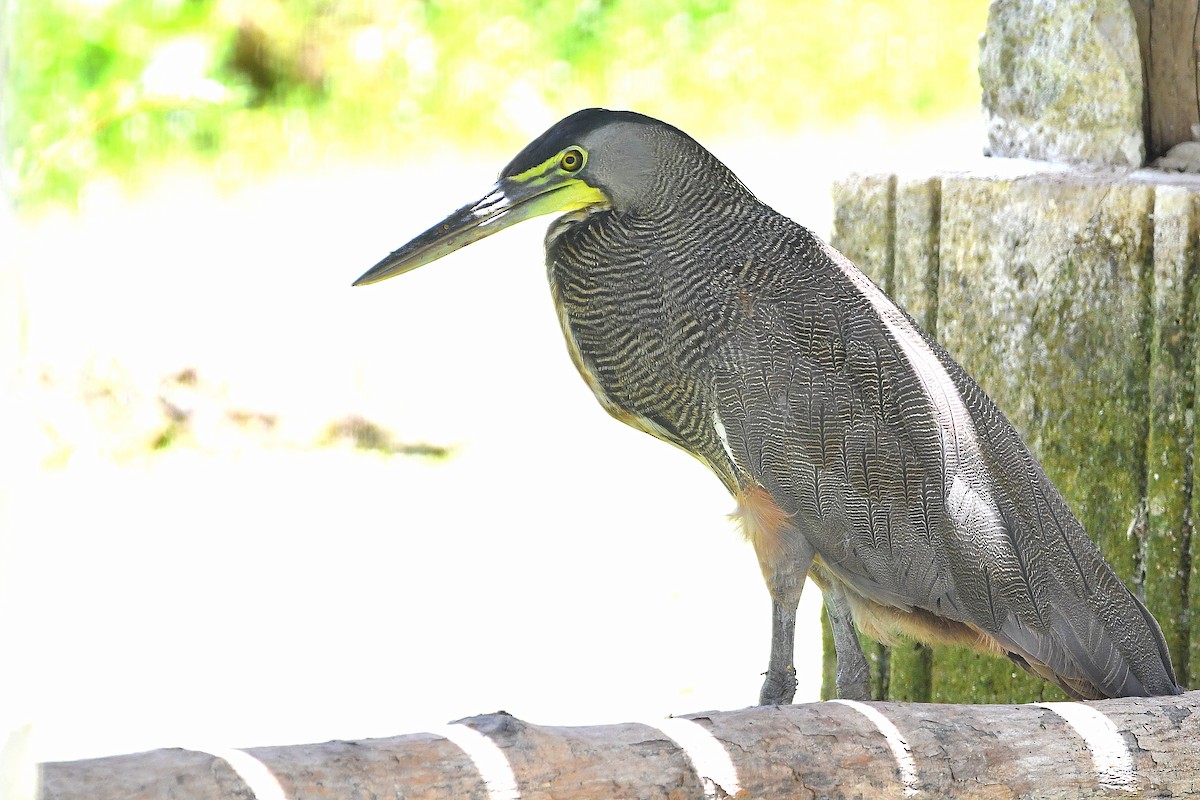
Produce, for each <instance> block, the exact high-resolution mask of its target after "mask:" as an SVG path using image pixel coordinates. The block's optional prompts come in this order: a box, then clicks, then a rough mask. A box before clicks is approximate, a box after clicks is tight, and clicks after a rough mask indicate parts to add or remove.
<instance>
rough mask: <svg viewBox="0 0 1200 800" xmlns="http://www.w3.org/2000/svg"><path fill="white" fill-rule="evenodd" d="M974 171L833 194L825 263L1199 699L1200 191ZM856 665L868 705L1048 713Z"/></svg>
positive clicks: (972, 689) (1016, 697) (1023, 171)
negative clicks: (969, 399)
mask: <svg viewBox="0 0 1200 800" xmlns="http://www.w3.org/2000/svg"><path fill="white" fill-rule="evenodd" d="M987 169H988V172H987V173H972V174H969V175H951V174H948V175H944V176H938V177H934V178H921V179H917V180H913V179H905V178H901V177H898V176H895V175H883V176H878V175H876V176H864V177H851V178H849V179H846V180H844V181H842V182H840V183H838V184H837V185H836V187H835V190H834V201H835V220H834V235H833V244H834V246H835V247H837V248H838V249H840V250H842V251H843V252H844V253H846V255H848V256H849V257H850V258H851V259H852V260H854V261H855V263H857V264H858V265H859V266H860V267H861V268H862V269H863V270H864V271H865V272H866V273H867V274H868V275H870V276H871V277H872V278H873V279H874V280H875V281H876V282H877V283H878V284H879V285H880V286H881V288H883V289H884V290H885V291H886V292H888V293H889V294H890V295H891V296H892V297H893V298H894V299H895V300H896V301H897V302H898V303H900V305H902V306H904V307H905V308H906V309H908V310H909V312H910V313H912V314H913V316H914V317H915V318H916V319H917V320H918V322H920V323H921V325H923V326H924V327H925V328H926V329H927V330H929V331H930V332H931V333H933V334H934V335H935V336H936V337H937V338H938V340H939V341H941V343H942V344H943V345H944V346H945V347H946V348H947V350H949V351H950V353H951V354H952V355H954V357H955V358H956V359H958V361H959V362H960V363H962V365H963V366H964V367H965V368H966V369H967V370H968V372H970V373H971V374H972V375H973V376H974V377H975V378H976V380H978V381H979V383H980V385H981V386H982V387H983V388H984V390H985V391H987V392H988V394H989V395H991V397H992V398H993V399H994V400H995V401H996V403H997V404H998V405H999V406H1000V408H1001V409H1002V410H1003V411H1004V412H1005V413H1006V414H1007V415H1008V417H1009V419H1010V420H1012V422H1013V424H1014V425H1015V426H1016V428H1017V430H1018V431H1020V432H1021V434H1022V436H1023V437H1024V439H1025V441H1026V442H1027V443H1028V444H1029V446H1030V448H1031V449H1032V450H1033V452H1034V453H1035V454H1036V455H1037V457H1038V458H1039V459H1040V460H1041V462H1042V465H1043V466H1044V467H1045V469H1046V472H1047V474H1048V475H1049V476H1050V478H1051V479H1052V480H1053V481H1054V482H1055V484H1056V485H1057V486H1058V488H1059V489H1060V490H1061V491H1062V493H1063V495H1064V496H1065V497H1066V498H1067V501H1068V502H1069V503H1070V504H1071V506H1072V508H1073V509H1074V510H1075V513H1076V514H1077V515H1078V516H1079V518H1080V520H1081V521H1082V522H1083V524H1084V526H1085V527H1086V529H1087V530H1088V532H1089V533H1090V535H1091V536H1092V537H1093V539H1094V540H1095V541H1096V543H1097V544H1098V545H1099V547H1100V549H1101V551H1102V552H1103V553H1104V555H1105V557H1106V558H1107V559H1108V560H1109V562H1110V563H1111V564H1112V565H1113V567H1114V568H1115V569H1116V570H1117V572H1118V574H1120V576H1121V577H1122V579H1124V580H1125V581H1126V583H1127V584H1128V585H1129V586H1130V587H1131V588H1133V590H1134V591H1135V592H1136V593H1137V594H1138V595H1139V596H1140V597H1143V598H1144V599H1145V601H1146V603H1147V605H1148V606H1149V607H1150V609H1151V610H1152V611H1153V612H1154V614H1155V615H1156V616H1157V618H1158V620H1159V622H1160V623H1161V624H1162V627H1163V632H1164V634H1165V635H1166V638H1167V642H1168V646H1169V647H1170V649H1171V655H1172V657H1173V660H1174V662H1175V667H1176V670H1177V672H1178V673H1179V678H1180V681H1181V682H1183V683H1185V684H1186V685H1193V686H1194V685H1197V684H1200V614H1195V615H1193V614H1192V613H1191V609H1193V608H1195V609H1197V610H1200V575H1198V574H1197V572H1200V557H1198V558H1196V559H1193V558H1192V551H1193V546H1192V534H1191V530H1192V520H1193V519H1194V518H1195V516H1196V511H1197V509H1196V508H1194V502H1193V492H1192V464H1193V453H1194V450H1195V439H1196V435H1197V431H1196V426H1195V422H1194V415H1193V407H1194V403H1195V399H1196V382H1195V364H1196V360H1197V358H1198V356H1200V353H1198V351H1197V343H1198V342H1200V339H1198V338H1197V328H1198V326H1200V308H1198V307H1197V298H1196V291H1195V287H1196V280H1197V277H1196V276H1197V270H1198V269H1200V266H1198V263H1197V262H1198V258H1200V244H1198V237H1197V228H1198V223H1197V220H1198V219H1200V181H1197V180H1195V179H1192V178H1188V177H1183V176H1178V175H1166V174H1163V173H1159V172H1154V171H1149V170H1142V171H1138V172H1133V173H1126V174H1117V173H1114V172H1111V171H1105V172H1081V171H1079V170H1078V169H1075V170H1067V169H1065V168H1061V167H1057V166H1055V165H1052V164H1046V163H1037V162H1023V161H1008V160H1003V159H995V160H991V161H990V162H989V164H988V167H987ZM1193 616H1195V617H1196V619H1192V617H1193ZM827 649H828V650H831V649H832V643H831V642H829V641H827ZM867 652H868V654H869V656H870V657H871V660H872V662H873V669H874V671H875V675H874V676H873V677H874V689H875V692H876V694H877V696H879V697H881V698H883V697H886V698H890V699H897V700H916V701H920V700H935V701H944V702H964V701H971V702H1025V701H1033V700H1043V699H1057V698H1061V696H1062V695H1061V693H1060V692H1059V691H1058V690H1057V689H1055V688H1054V687H1051V686H1050V685H1048V684H1046V683H1044V682H1042V681H1038V680H1035V679H1033V678H1030V677H1028V676H1026V675H1025V674H1024V673H1022V672H1021V671H1020V670H1019V669H1016V668H1015V667H1013V665H1012V664H1011V663H1010V662H1008V661H1007V660H1002V659H995V658H989V657H986V656H981V655H977V654H974V653H970V652H966V651H960V650H955V649H949V648H947V649H935V650H933V651H929V650H927V649H926V648H924V647H919V646H897V647H895V648H890V649H888V648H883V647H881V646H879V645H876V644H874V643H871V644H870V645H869V646H868V647H867ZM831 689H832V673H831V672H830V671H829V670H827V679H826V694H828V693H829V692H830V691H831Z"/></svg>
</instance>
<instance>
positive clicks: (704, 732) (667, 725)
mask: <svg viewBox="0 0 1200 800" xmlns="http://www.w3.org/2000/svg"><path fill="white" fill-rule="evenodd" d="M642 724H643V725H648V726H649V727H651V728H655V729H657V730H659V731H661V732H662V733H663V734H665V735H666V737H667V738H668V739H670V740H671V741H673V742H675V744H677V745H679V747H680V749H681V750H683V752H684V755H686V756H687V757H688V760H689V761H691V762H692V769H694V770H695V771H696V777H698V778H699V779H700V783H702V784H703V785H704V796H705V797H709V798H716V797H724V796H725V795H729V796H730V797H732V796H734V795H736V794H737V793H738V792H740V791H741V790H742V784H741V782H740V781H739V780H738V774H737V767H735V766H734V765H733V761H732V759H730V758H729V751H727V750H726V749H725V745H723V744H721V741H720V740H719V739H717V737H715V736H713V735H712V731H710V730H709V729H708V728H706V727H704V726H703V725H701V724H700V723H698V722H696V721H694V720H690V719H686V718H684V717H667V718H666V719H660V720H655V721H653V722H643V723H642ZM718 787H720V789H721V791H722V792H723V793H724V794H722V795H718V794H717V788H718Z"/></svg>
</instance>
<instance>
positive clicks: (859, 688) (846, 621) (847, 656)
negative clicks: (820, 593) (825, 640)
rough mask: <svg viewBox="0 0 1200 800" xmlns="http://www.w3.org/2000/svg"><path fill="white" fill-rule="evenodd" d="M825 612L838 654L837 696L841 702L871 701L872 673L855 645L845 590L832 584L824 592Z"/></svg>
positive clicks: (848, 602)
mask: <svg viewBox="0 0 1200 800" xmlns="http://www.w3.org/2000/svg"><path fill="white" fill-rule="evenodd" d="M825 599H826V601H827V602H826V603H825V612H826V613H827V614H828V615H829V626H830V627H831V628H833V646H834V649H835V650H836V651H837V693H838V697H840V698H842V699H844V700H870V699H871V672H870V670H869V669H868V668H867V658H866V656H864V655H863V651H862V646H861V645H860V644H859V643H858V634H857V633H856V632H855V630H854V616H853V614H852V613H851V611H850V601H849V599H848V598H847V597H846V590H845V589H843V588H842V587H841V586H840V585H838V584H837V583H836V582H831V583H830V586H829V589H828V591H827V592H826V593H825Z"/></svg>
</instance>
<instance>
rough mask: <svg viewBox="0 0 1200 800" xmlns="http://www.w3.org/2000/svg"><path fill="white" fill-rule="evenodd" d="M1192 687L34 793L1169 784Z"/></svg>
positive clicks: (625, 727)
mask: <svg viewBox="0 0 1200 800" xmlns="http://www.w3.org/2000/svg"><path fill="white" fill-rule="evenodd" d="M1197 710H1200V692H1190V693H1188V694H1184V695H1180V696H1177V697H1155V698H1122V699H1116V700H1104V701H1100V702H1094V703H1045V704H1031V705H935V704H923V703H912V704H908V703H855V702H846V701H832V702H828V703H807V704H801V705H792V706H781V707H766V708H749V709H744V710H741V711H728V712H712V713H701V714H691V715H688V716H686V717H673V718H669V719H665V720H657V721H652V722H647V723H633V722H630V723H622V724H619V725H598V726H592V727H547V726H540V725H534V724H531V723H527V722H523V721H521V720H519V719H517V718H516V717H513V716H511V715H509V714H507V713H505V712H502V711H501V712H497V713H495V714H486V715H482V716H477V717H470V718H467V719H464V720H461V721H459V722H456V723H452V724H450V725H446V726H444V727H442V728H441V729H439V730H435V731H426V732H421V733H412V734H408V735H404V736H397V737H394V738H389V739H369V740H364V741H335V742H327V743H325V744H311V745H296V746H287V747H258V748H250V749H246V750H225V751H218V752H210V753H206V752H200V751H195V750H184V749H171V750H156V751H152V752H149V753H139V754H134V755H125V756H116V757H112V758H100V759H94V760H88V761H74V762H61V763H50V764H44V765H42V797H43V798H45V800H85V799H86V800H110V799H111V800H115V799H116V798H133V797H136V798H145V800H157V799H158V798H162V799H163V800H166V798H171V800H230V799H231V798H238V800H250V799H251V798H257V800H284V798H286V800H310V799H315V798H342V797H345V798H359V799H361V800H367V799H368V798H410V799H412V798H424V799H427V800H443V798H456V799H457V798H471V799H472V800H518V798H520V799H521V800H541V799H543V798H578V799H579V800H587V799H588V798H605V800H609V799H610V798H644V799H646V800H650V799H651V798H669V799H670V800H683V799H685V798H687V799H688V800H690V799H691V798H702V797H704V798H723V797H739V798H740V797H745V798H763V799H765V800H769V799H770V798H794V797H832V798H838V797H864V796H865V797H918V796H924V797H988V798H1001V797H1014V796H1019V797H1071V798H1076V797H1117V796H1126V797H1127V796H1132V795H1136V796H1139V797H1168V796H1173V797H1178V796H1187V795H1189V794H1192V793H1197V792H1200V715H1198V714H1196V713H1195V712H1196V711H1197Z"/></svg>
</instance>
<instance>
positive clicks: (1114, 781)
mask: <svg viewBox="0 0 1200 800" xmlns="http://www.w3.org/2000/svg"><path fill="white" fill-rule="evenodd" d="M1033 705H1035V706H1038V707H1039V708H1044V709H1047V710H1048V711H1053V712H1054V713H1055V714H1057V715H1058V716H1060V717H1062V718H1063V719H1064V720H1066V721H1067V724H1068V725H1070V726H1071V727H1072V728H1074V729H1075V732H1076V733H1078V734H1079V735H1080V736H1081V737H1083V741H1084V742H1086V743H1087V746H1088V750H1090V751H1091V753H1092V766H1093V767H1094V768H1095V770H1096V776H1097V778H1098V779H1099V781H1100V785H1101V786H1105V787H1107V788H1109V789H1119V790H1121V791H1125V792H1135V791H1137V784H1138V780H1137V775H1135V774H1134V771H1133V756H1132V755H1131V754H1130V753H1129V748H1128V747H1127V746H1126V745H1125V740H1124V739H1123V738H1121V732H1120V731H1119V730H1117V726H1116V725H1114V724H1113V721H1112V720H1111V719H1109V718H1108V717H1106V716H1104V714H1103V713H1101V712H1100V711H1097V710H1096V709H1094V708H1092V707H1091V706H1087V705H1084V704H1083V703H1069V702H1066V703H1033Z"/></svg>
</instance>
